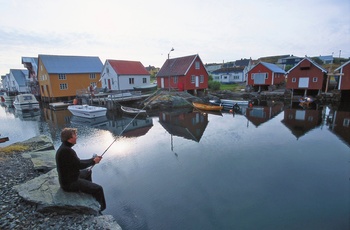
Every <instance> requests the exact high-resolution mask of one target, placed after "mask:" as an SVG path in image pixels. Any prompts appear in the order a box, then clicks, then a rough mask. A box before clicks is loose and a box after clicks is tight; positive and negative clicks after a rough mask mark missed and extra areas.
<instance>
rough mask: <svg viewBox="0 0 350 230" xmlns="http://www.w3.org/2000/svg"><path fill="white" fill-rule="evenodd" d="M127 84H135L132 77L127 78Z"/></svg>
mask: <svg viewBox="0 0 350 230" xmlns="http://www.w3.org/2000/svg"><path fill="white" fill-rule="evenodd" d="M129 84H130V85H133V84H135V82H134V78H133V77H132V78H129Z"/></svg>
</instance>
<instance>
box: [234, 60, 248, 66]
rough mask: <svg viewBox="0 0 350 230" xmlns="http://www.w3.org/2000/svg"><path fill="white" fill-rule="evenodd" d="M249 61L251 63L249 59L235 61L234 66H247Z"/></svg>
mask: <svg viewBox="0 0 350 230" xmlns="http://www.w3.org/2000/svg"><path fill="white" fill-rule="evenodd" d="M250 61H251V59H241V60H237V61H235V65H236V66H248V65H249V62H250Z"/></svg>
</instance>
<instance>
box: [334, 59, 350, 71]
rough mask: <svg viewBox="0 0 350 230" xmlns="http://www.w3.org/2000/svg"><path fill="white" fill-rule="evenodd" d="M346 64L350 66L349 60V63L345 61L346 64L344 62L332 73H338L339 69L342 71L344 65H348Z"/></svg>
mask: <svg viewBox="0 0 350 230" xmlns="http://www.w3.org/2000/svg"><path fill="white" fill-rule="evenodd" d="M348 64H350V60H349V61H347V62H345V63H344V64H342V65H341V66H339V67H338V68H336V69H335V70H334V72H336V71H340V69H342V68H343V67H344V66H346V65H348Z"/></svg>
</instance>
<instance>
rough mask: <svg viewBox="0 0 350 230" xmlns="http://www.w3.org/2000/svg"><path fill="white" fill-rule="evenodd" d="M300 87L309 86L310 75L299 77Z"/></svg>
mask: <svg viewBox="0 0 350 230" xmlns="http://www.w3.org/2000/svg"><path fill="white" fill-rule="evenodd" d="M298 87H299V88H308V87H309V78H308V77H301V78H299V85H298Z"/></svg>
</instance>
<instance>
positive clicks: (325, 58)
mask: <svg viewBox="0 0 350 230" xmlns="http://www.w3.org/2000/svg"><path fill="white" fill-rule="evenodd" d="M318 58H319V59H320V60H321V61H323V64H332V63H333V61H334V58H333V55H326V56H321V55H320V56H319V57H318Z"/></svg>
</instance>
